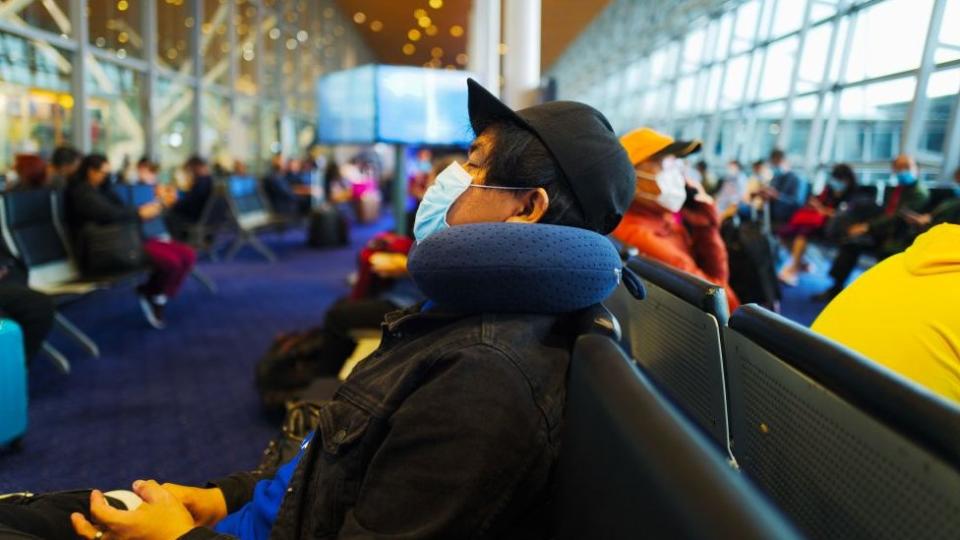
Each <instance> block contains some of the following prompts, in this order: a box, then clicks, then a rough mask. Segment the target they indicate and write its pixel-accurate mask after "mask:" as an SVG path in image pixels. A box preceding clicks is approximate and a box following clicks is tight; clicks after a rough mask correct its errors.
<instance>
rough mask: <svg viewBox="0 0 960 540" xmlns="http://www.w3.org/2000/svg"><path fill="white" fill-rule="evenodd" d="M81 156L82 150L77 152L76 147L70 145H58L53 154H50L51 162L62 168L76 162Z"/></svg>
mask: <svg viewBox="0 0 960 540" xmlns="http://www.w3.org/2000/svg"><path fill="white" fill-rule="evenodd" d="M80 157H81V156H80V152H77V151H76V150H75V149H74V148H72V147H70V146H58V147H57V148H55V149H54V150H53V155H51V156H50V164H51V165H53V166H54V167H57V168H60V167H63V166H65V165H70V164H73V163H76V162H77V160H79V159H80Z"/></svg>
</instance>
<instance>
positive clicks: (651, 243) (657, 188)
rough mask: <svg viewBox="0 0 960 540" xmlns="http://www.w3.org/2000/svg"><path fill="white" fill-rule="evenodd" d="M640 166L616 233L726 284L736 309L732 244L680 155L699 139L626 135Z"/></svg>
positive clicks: (650, 253)
mask: <svg viewBox="0 0 960 540" xmlns="http://www.w3.org/2000/svg"><path fill="white" fill-rule="evenodd" d="M620 141H621V143H623V146H624V148H626V150H627V154H628V155H629V156H630V161H631V162H632V163H633V166H634V170H635V171H636V182H637V193H636V197H635V198H634V200H633V204H631V205H630V210H629V211H628V212H627V214H626V215H625V216H624V217H623V221H622V222H620V226H618V227H617V229H616V230H615V231H613V237H614V238H616V239H617V240H619V241H620V242H622V243H624V244H626V245H629V246H633V247H635V248H637V249H638V250H639V252H640V254H641V255H646V256H647V257H651V258H653V259H657V260H659V261H661V262H663V263H665V264H668V265H670V266H672V267H674V268H676V269H678V270H683V271H684V272H688V273H690V274H693V275H695V276H697V277H699V278H701V279H705V280H707V281H709V282H710V283H714V284H716V285H719V286H721V287H724V288H725V289H726V293H727V302H728V303H729V306H730V311H731V312H732V311H733V310H734V309H736V308H737V307H738V306H739V305H740V302H739V301H738V300H737V296H736V294H735V293H734V291H733V290H732V289H731V288H730V287H729V285H728V283H727V280H728V278H729V275H730V274H729V269H728V266H727V248H726V246H725V245H724V243H723V239H722V238H721V237H720V217H719V216H718V215H717V209H716V207H715V206H714V204H713V199H711V198H710V196H709V195H707V194H706V193H705V192H704V191H703V187H702V186H701V185H700V184H699V183H696V182H692V181H689V180H686V179H685V178H684V176H683V170H682V165H681V163H680V160H679V158H682V157H684V156H686V155H688V154H690V153H691V152H695V151H697V150H699V148H700V143H699V142H674V140H673V139H672V138H670V137H668V136H666V135H664V134H662V133H658V132H656V131H654V130H652V129H649V128H640V129H637V130H635V131H632V132H630V133H627V134H626V135H624V136H623V137H622V138H621V139H620Z"/></svg>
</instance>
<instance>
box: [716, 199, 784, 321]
mask: <svg viewBox="0 0 960 540" xmlns="http://www.w3.org/2000/svg"><path fill="white" fill-rule="evenodd" d="M720 234H721V236H723V242H724V244H726V246H727V264H728V266H729V269H730V281H729V283H730V288H732V289H733V291H734V292H735V293H737V297H738V298H740V302H741V303H743V304H751V303H756V304H760V305H762V306H764V307H767V308H769V309H772V310H775V311H776V310H777V309H778V307H779V304H780V282H779V281H778V279H777V249H778V247H777V240H776V238H774V236H773V234H771V233H770V232H768V230H766V227H765V226H764V225H763V224H762V223H759V222H757V221H746V220H741V219H740V218H739V217H738V216H734V217H733V218H730V219H728V220H727V221H725V222H724V223H723V225H722V227H721V229H720Z"/></svg>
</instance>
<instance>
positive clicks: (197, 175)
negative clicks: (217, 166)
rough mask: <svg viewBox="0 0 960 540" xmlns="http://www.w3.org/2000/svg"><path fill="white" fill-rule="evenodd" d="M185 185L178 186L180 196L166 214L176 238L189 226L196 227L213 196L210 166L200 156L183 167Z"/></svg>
mask: <svg viewBox="0 0 960 540" xmlns="http://www.w3.org/2000/svg"><path fill="white" fill-rule="evenodd" d="M183 170H184V172H185V173H186V178H185V181H186V185H184V186H180V187H181V191H182V194H181V196H180V198H179V199H178V200H177V202H176V204H174V205H173V207H172V208H170V212H169V213H168V214H167V222H168V223H169V224H170V227H171V229H172V231H173V234H174V236H176V237H177V238H182V237H183V234H182V233H183V231H184V230H185V229H186V228H187V227H189V226H190V225H196V224H197V223H199V222H200V218H201V217H202V216H203V209H204V208H206V206H207V201H208V200H209V199H210V197H211V195H213V176H211V174H210V165H208V164H207V161H206V160H205V159H203V158H202V157H200V156H191V157H190V159H188V160H187V162H186V163H184V165H183Z"/></svg>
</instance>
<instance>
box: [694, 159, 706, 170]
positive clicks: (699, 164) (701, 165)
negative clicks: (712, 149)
mask: <svg viewBox="0 0 960 540" xmlns="http://www.w3.org/2000/svg"><path fill="white" fill-rule="evenodd" d="M694 168H695V169H697V170H698V171H705V170H707V169H708V168H709V167H708V165H707V160H705V159H701V160H700V161H698V162H697V163H696V164H695V165H694Z"/></svg>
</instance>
